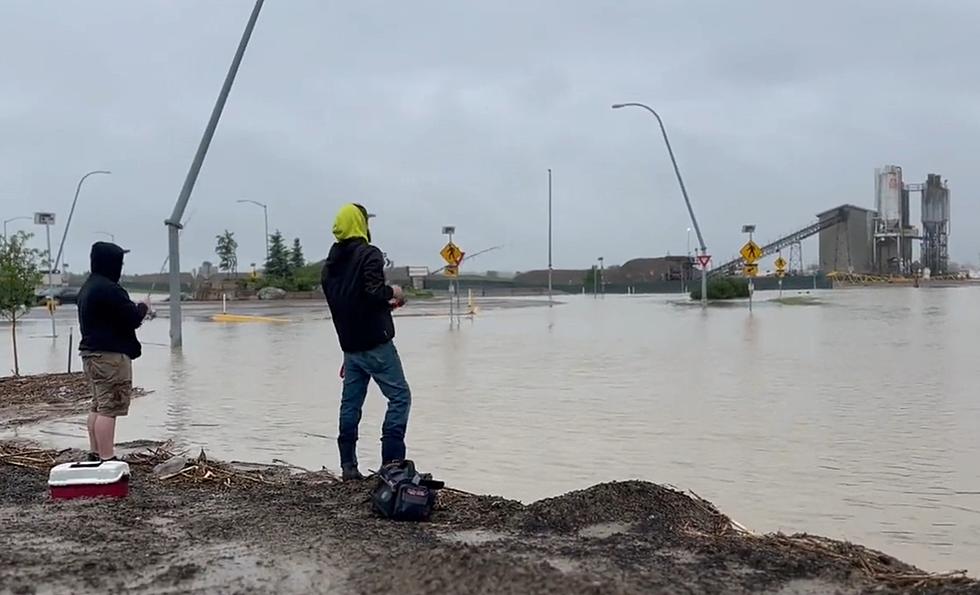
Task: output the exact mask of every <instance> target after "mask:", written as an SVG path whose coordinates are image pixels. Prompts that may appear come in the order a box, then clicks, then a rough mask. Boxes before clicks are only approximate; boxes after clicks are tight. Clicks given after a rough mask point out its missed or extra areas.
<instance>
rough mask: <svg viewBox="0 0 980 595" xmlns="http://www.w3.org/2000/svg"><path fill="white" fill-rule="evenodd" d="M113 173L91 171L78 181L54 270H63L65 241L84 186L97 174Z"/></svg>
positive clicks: (100, 170) (101, 170) (98, 170)
mask: <svg viewBox="0 0 980 595" xmlns="http://www.w3.org/2000/svg"><path fill="white" fill-rule="evenodd" d="M111 173H112V172H111V171H106V170H103V169H97V170H95V171H90V172H88V173H87V174H85V175H84V176H82V177H81V179H80V180H78V186H76V187H75V198H74V199H73V200H72V201H71V210H70V211H68V221H66V222H65V231H64V233H63V234H61V245H59V246H58V256H57V258H55V259H54V270H55V271H59V270H60V269H61V255H62V254H63V253H64V250H65V240H66V239H68V229H69V228H70V227H71V218H72V215H74V214H75V205H76V204H77V203H78V194H79V193H80V192H81V191H82V184H83V183H85V180H86V179H87V178H88V177H89V176H94V175H95V174H105V175H109V174H111Z"/></svg>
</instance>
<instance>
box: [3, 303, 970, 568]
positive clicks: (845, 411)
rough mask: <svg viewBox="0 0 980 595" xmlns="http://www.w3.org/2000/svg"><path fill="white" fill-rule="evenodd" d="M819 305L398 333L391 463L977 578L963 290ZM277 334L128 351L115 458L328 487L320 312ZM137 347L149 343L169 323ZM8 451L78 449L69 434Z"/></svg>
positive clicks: (371, 427) (228, 330) (655, 309)
mask: <svg viewBox="0 0 980 595" xmlns="http://www.w3.org/2000/svg"><path fill="white" fill-rule="evenodd" d="M760 297H762V299H763V300H764V299H765V297H766V296H765V295H764V294H760ZM821 297H822V299H823V304H822V305H777V304H772V303H768V304H767V303H764V302H762V303H759V304H757V307H756V309H755V312H754V313H753V314H752V315H750V314H749V313H748V312H747V310H746V309H745V308H743V307H725V308H712V309H709V311H707V312H704V311H702V310H701V309H699V308H691V307H687V306H683V305H677V304H674V303H672V302H671V299H676V298H669V299H668V298H662V297H646V296H632V297H613V296H608V297H606V298H605V299H600V300H595V299H591V298H581V297H574V298H571V299H569V300H568V303H566V304H565V305H562V306H558V307H554V308H547V307H542V308H526V309H501V310H491V309H484V310H483V311H482V312H481V314H480V315H479V316H478V317H477V318H476V320H473V321H468V320H464V321H463V324H462V325H461V328H459V329H454V330H450V329H449V328H448V325H447V324H446V321H445V319H444V318H442V319H435V318H419V317H404V318H401V319H400V320H399V322H398V332H399V339H398V345H399V349H400V351H401V353H402V356H403V358H404V362H405V366H406V371H407V373H408V376H409V381H410V382H411V384H412V387H413V393H414V397H415V399H414V403H413V410H412V420H411V423H410V426H409V449H410V452H411V455H412V456H413V457H414V458H416V459H417V460H418V461H419V463H420V465H421V466H422V467H423V468H424V469H425V470H432V471H433V472H435V473H436V474H437V475H438V476H440V477H442V478H445V479H446V480H448V481H449V482H451V483H452V484H453V485H456V486H459V487H461V488H464V489H468V490H472V491H480V492H493V493H499V494H502V495H505V496H510V497H513V498H519V499H523V500H533V499H537V498H541V497H546V496H551V495H555V494H558V493H560V492H564V491H567V490H571V489H576V488H581V487H583V486H586V485H588V484H591V483H595V482H599V481H605V480H612V479H623V478H641V479H648V480H652V481H657V482H665V483H671V484H674V485H677V486H682V487H685V488H690V489H692V490H694V491H696V492H698V493H699V494H700V495H702V496H704V497H706V498H708V499H710V500H712V501H714V502H716V503H717V504H718V505H719V506H720V507H721V508H722V509H723V510H724V511H726V512H728V513H730V514H731V515H732V516H733V517H735V518H736V519H738V520H739V521H740V522H742V523H743V524H746V525H748V526H749V527H752V528H753V529H756V530H764V531H770V530H782V531H788V532H792V531H810V532H815V533H821V534H825V535H828V536H832V537H839V538H847V539H851V540H855V541H859V542H862V543H866V544H868V545H871V546H874V547H879V548H882V549H885V550H887V551H888V552H889V553H892V554H895V555H897V556H899V557H902V558H905V559H908V560H910V561H912V562H915V563H918V564H920V565H923V566H925V567H927V568H930V569H935V570H944V569H950V568H969V569H970V570H971V571H972V572H973V573H974V574H977V573H980V565H978V562H977V561H978V560H980V462H978V460H980V458H978V457H977V450H978V447H980V440H978V438H977V434H976V429H977V427H980V399H978V398H977V397H976V395H977V390H976V388H977V386H976V378H977V375H976V357H977V349H976V347H975V346H976V334H977V329H978V328H980V313H978V309H977V308H976V306H975V304H977V303H980V289H974V288H960V289H920V290H912V289H880V290H868V291H863V290H862V291H858V290H854V291H839V292H834V293H827V294H822V296H821ZM290 317H292V318H299V319H302V322H299V323H296V324H290V325H256V324H247V325H221V324H214V323H209V322H204V321H203V319H201V318H194V319H192V320H189V321H188V323H187V324H186V325H185V331H184V333H185V343H186V345H185V349H184V352H183V354H171V353H170V352H169V350H167V349H166V348H163V347H157V346H147V348H146V355H145V357H144V358H143V359H141V360H139V362H138V363H137V366H136V372H135V373H136V376H137V383H138V384H140V385H142V386H144V387H145V388H147V389H151V390H155V391H156V392H155V393H154V394H153V395H152V396H150V397H147V398H145V399H140V400H138V401H136V402H134V405H133V409H132V413H131V416H130V418H129V419H127V420H126V422H125V423H123V424H122V425H121V436H120V439H121V440H129V439H135V438H159V439H165V438H173V439H175V440H177V441H179V442H180V443H182V444H185V445H187V446H188V447H190V448H192V449H196V448H198V447H205V448H207V449H208V451H209V452H212V453H213V454H214V455H215V456H219V457H224V458H237V459H244V460H254V461H271V460H272V459H273V458H280V459H285V460H287V461H289V462H291V463H294V464H297V465H301V466H303V467H307V468H313V469H318V468H320V466H321V465H327V466H330V467H335V466H336V465H337V462H336V449H335V446H334V443H333V436H334V435H335V434H334V433H335V430H336V417H337V405H338V399H339V394H340V379H339V378H338V375H337V371H338V369H339V367H340V362H341V357H340V354H339V352H338V348H337V343H336V339H335V336H334V333H333V329H332V327H331V325H330V322H329V321H328V320H325V319H324V313H323V309H322V308H319V309H307V310H304V311H302V312H299V313H297V312H291V313H290ZM42 322H43V321H42ZM42 322H38V323H36V328H34V329H32V330H33V331H35V332H34V333H33V334H37V335H42V334H44V333H43V331H42V330H41V326H40V325H41V324H42ZM143 337H144V338H145V339H146V340H147V341H150V342H157V343H164V342H166V337H167V327H166V322H165V321H154V322H151V323H148V325H147V327H146V328H145V329H144V331H143ZM61 341H62V339H59V343H58V344H57V347H53V346H52V345H51V341H50V339H47V340H45V339H31V340H27V341H25V342H24V349H23V351H24V352H25V355H24V359H25V367H26V368H27V369H30V370H35V371H37V370H41V369H58V370H60V369H63V368H64V359H65V356H66V353H65V350H66V348H67V345H66V343H64V342H61ZM0 357H8V354H7V353H6V352H4V353H0ZM383 412H384V399H383V397H381V395H380V393H379V392H378V391H377V390H376V389H374V388H372V393H371V395H370V396H369V398H368V402H367V407H366V411H365V416H364V422H363V425H362V436H364V440H362V445H361V456H362V459H363V461H364V463H365V464H366V466H368V467H372V468H373V467H375V466H376V465H377V461H378V454H379V452H378V451H379V444H378V443H377V441H376V438H375V437H376V436H378V434H379V431H380V430H379V428H380V423H381V418H382V416H383ZM52 432H53V433H55V434H57V435H58V437H57V439H56V440H55V439H53V438H51V435H50V434H49V433H52ZM22 433H23V434H25V435H27V436H40V437H42V438H48V439H51V440H53V441H57V442H58V443H59V444H65V443H66V442H72V441H74V442H72V444H77V445H81V444H84V441H85V439H84V432H83V431H82V426H80V425H79V422H78V420H72V421H71V422H61V423H54V424H46V425H44V426H43V427H32V428H26V429H24V430H23V431H22ZM63 435H74V437H73V438H71V439H68V438H65V437H64V436H63Z"/></svg>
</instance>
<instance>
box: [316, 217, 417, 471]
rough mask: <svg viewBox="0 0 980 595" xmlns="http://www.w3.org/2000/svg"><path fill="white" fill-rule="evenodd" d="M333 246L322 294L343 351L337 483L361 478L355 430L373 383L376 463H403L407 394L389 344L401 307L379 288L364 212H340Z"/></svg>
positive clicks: (392, 289) (390, 288) (377, 257)
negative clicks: (383, 402) (378, 406)
mask: <svg viewBox="0 0 980 595" xmlns="http://www.w3.org/2000/svg"><path fill="white" fill-rule="evenodd" d="M333 235H334V238H336V240H337V242H336V243H335V244H334V245H333V246H332V247H331V248H330V254H329V256H327V261H326V262H325V263H324V265H323V272H322V277H321V280H322V284H323V294H324V295H325V296H326V297H327V304H328V305H329V306H330V315H331V318H332V319H333V324H334V328H335V329H336V330H337V338H338V339H339V340H340V348H341V350H343V352H344V367H343V377H344V391H343V395H342V397H341V402H340V431H339V432H338V435H337V445H338V446H339V448H340V466H341V468H342V469H343V479H344V480H345V481H348V480H352V479H362V477H363V476H362V475H361V473H360V471H359V470H358V467H357V428H358V425H359V424H360V422H361V408H362V407H363V406H364V398H365V397H366V396H367V389H368V382H369V381H370V380H372V379H373V380H374V382H375V383H376V384H377V385H378V386H379V387H380V388H381V392H382V394H384V396H385V397H386V398H387V399H388V411H387V412H386V413H385V420H384V425H383V426H382V429H381V461H382V463H390V462H392V461H396V460H401V459H404V458H405V429H406V427H407V426H408V413H409V410H410V409H411V405H412V393H411V391H410V389H409V387H408V382H407V381H406V380H405V372H404V371H403V370H402V362H401V359H400V358H399V356H398V350H397V349H395V344H394V343H392V339H394V338H395V324H394V322H393V321H392V319H391V310H392V308H395V307H398V306H399V305H401V304H402V303H403V302H404V295H403V294H402V290H401V288H400V287H398V286H397V285H387V284H385V274H384V256H383V255H382V254H381V250H379V249H378V248H377V247H375V246H372V245H371V232H370V231H369V230H368V213H367V210H366V209H365V208H364V207H362V206H361V205H358V204H347V205H344V206H343V207H341V209H340V212H338V213H337V218H336V220H335V221H334V225H333Z"/></svg>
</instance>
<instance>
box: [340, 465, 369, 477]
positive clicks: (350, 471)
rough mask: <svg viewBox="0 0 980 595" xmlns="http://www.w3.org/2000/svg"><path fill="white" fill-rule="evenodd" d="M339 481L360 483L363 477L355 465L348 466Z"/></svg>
mask: <svg viewBox="0 0 980 595" xmlns="http://www.w3.org/2000/svg"><path fill="white" fill-rule="evenodd" d="M341 479H342V480H343V481H360V480H362V479H364V476H363V475H361V472H360V471H358V469H357V465H349V466H345V467H344V474H343V476H341Z"/></svg>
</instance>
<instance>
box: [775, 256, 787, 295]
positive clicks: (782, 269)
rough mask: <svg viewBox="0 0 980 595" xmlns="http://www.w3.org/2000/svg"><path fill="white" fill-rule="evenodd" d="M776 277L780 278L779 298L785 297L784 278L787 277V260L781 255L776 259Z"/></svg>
mask: <svg viewBox="0 0 980 595" xmlns="http://www.w3.org/2000/svg"><path fill="white" fill-rule="evenodd" d="M775 265H776V276H777V277H779V298H780V299H782V297H783V277H784V276H786V260H785V259H784V258H783V255H782V254H780V255H779V256H777V257H776V262H775Z"/></svg>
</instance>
